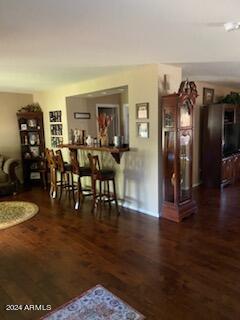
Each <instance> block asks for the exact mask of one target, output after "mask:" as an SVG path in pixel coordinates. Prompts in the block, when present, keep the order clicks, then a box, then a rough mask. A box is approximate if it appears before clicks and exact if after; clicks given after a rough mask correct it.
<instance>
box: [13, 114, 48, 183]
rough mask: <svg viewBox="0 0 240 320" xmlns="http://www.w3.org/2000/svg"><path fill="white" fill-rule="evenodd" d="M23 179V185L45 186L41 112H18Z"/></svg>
mask: <svg viewBox="0 0 240 320" xmlns="http://www.w3.org/2000/svg"><path fill="white" fill-rule="evenodd" d="M17 119H18V127H19V134H20V142H21V156H22V168H23V179H24V184H25V186H27V187H29V186H32V185H36V184H42V185H43V186H44V187H46V161H45V156H44V150H45V141H44V127H43V113H42V112H18V113H17Z"/></svg>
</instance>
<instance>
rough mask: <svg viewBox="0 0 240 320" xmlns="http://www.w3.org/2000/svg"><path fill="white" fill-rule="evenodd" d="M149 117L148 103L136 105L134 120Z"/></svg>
mask: <svg viewBox="0 0 240 320" xmlns="http://www.w3.org/2000/svg"><path fill="white" fill-rule="evenodd" d="M148 117H149V103H148V102H145V103H137V104H136V118H137V119H138V120H140V119H148Z"/></svg>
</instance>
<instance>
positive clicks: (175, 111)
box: [162, 81, 197, 222]
mask: <svg viewBox="0 0 240 320" xmlns="http://www.w3.org/2000/svg"><path fill="white" fill-rule="evenodd" d="M196 97H197V90H196V86H195V84H194V82H188V81H184V82H182V83H181V86H180V88H179V92H178V93H174V94H170V95H167V96H163V97H162V110H163V116H162V119H163V120H162V121H163V123H162V128H163V131H162V141H163V144H162V145H163V170H164V173H163V206H162V217H163V218H166V219H169V220H171V221H175V222H180V221H182V219H184V218H186V217H187V216H189V215H191V214H192V213H194V212H195V211H196V203H195V201H194V200H193V197H192V159H193V108H194V105H195V100H196Z"/></svg>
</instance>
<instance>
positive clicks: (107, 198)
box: [88, 153, 120, 215]
mask: <svg viewBox="0 0 240 320" xmlns="http://www.w3.org/2000/svg"><path fill="white" fill-rule="evenodd" d="M88 159H89V163H90V168H91V172H92V189H93V206H92V212H94V209H95V208H96V206H97V203H98V202H99V204H100V208H102V203H105V202H108V204H109V207H111V202H112V201H114V202H115V205H116V210H117V213H118V215H119V214H120V212H119V208H118V201H117V194H116V186H115V172H114V171H113V170H102V169H101V168H100V162H99V158H98V156H97V155H95V156H92V155H91V154H90V153H89V154H88ZM97 181H99V193H98V194H97V190H96V189H97ZM110 181H111V182H112V186H113V194H111V193H110V186H109V183H110ZM102 183H104V184H105V183H106V184H107V192H106V193H105V190H103V189H102Z"/></svg>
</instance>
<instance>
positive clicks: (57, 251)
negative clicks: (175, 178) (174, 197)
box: [0, 184, 240, 320]
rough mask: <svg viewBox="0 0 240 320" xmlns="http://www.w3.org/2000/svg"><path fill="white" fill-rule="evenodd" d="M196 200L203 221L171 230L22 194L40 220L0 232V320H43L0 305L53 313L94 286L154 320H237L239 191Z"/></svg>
mask: <svg viewBox="0 0 240 320" xmlns="http://www.w3.org/2000/svg"><path fill="white" fill-rule="evenodd" d="M195 198H196V199H197V202H198V208H199V210H198V213H197V214H196V215H194V216H192V217H190V218H188V219H186V220H185V221H184V222H182V223H181V224H175V223H173V222H169V221H166V220H163V219H160V220H158V219H156V218H152V217H149V216H146V215H143V214H136V213H133V212H129V211H127V210H122V211H121V216H120V217H119V218H117V216H116V214H115V212H114V210H113V211H112V214H111V215H109V214H108V212H106V213H104V214H103V215H102V217H94V216H93V215H92V214H91V213H90V208H91V206H90V203H88V202H87V201H86V202H85V203H84V206H83V209H82V212H80V213H76V212H75V211H74V210H72V209H71V207H70V204H69V203H68V200H67V199H64V198H63V199H62V201H61V202H60V203H58V201H57V200H51V199H49V197H48V194H47V193H46V192H44V191H42V190H40V189H34V190H33V191H28V192H24V193H21V194H19V195H17V196H16V197H14V199H15V200H27V201H33V202H35V203H37V204H38V205H39V207H40V212H39V214H38V215H36V216H35V217H33V218H32V219H30V220H28V221H26V222H25V223H22V224H19V225H17V226H15V227H12V228H9V229H5V230H1V231H0V234H1V240H0V308H1V310H0V319H3V320H4V319H17V320H21V319H31V320H34V319H39V317H40V316H42V315H43V314H45V313H46V312H44V311H35V312H33V311H25V312H22V311H8V312H7V311H4V305H5V304H38V305H39V304H42V305H47V304H51V305H52V308H56V307H57V306H59V305H61V304H63V303H65V302H67V301H68V300H70V299H71V298H73V297H75V296H78V295H79V294H81V293H82V292H83V291H85V290H87V289H89V288H91V287H93V286H95V285H96V284H102V285H103V286H105V287H106V288H107V289H109V290H111V291H112V292H113V293H115V294H116V295H117V296H119V297H120V298H122V299H123V300H124V301H126V302H127V303H129V304H130V305H131V306H133V307H134V308H136V309H137V310H139V311H140V312H142V313H143V314H144V315H145V316H146V317H147V319H149V320H150V319H152V320H153V319H156V320H161V319H163V320H168V319H169V320H170V319H171V320H173V319H174V320H181V319H184V320H186V319H194V320H197V319H200V320H204V319H207V320H209V319H218V320H219V319H231V320H233V319H240V303H239V296H240V235H239V231H240V185H239V184H238V185H235V186H230V187H227V188H225V189H224V191H223V192H221V191H217V190H204V189H201V188H198V189H196V190H195ZM6 199H9V198H6ZM1 200H3V198H2V199H1Z"/></svg>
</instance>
